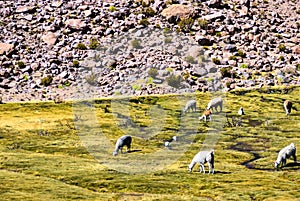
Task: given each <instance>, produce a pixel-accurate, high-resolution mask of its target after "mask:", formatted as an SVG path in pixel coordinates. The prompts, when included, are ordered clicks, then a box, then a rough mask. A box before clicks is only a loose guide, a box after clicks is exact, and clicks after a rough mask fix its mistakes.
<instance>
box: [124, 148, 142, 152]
mask: <svg viewBox="0 0 300 201" xmlns="http://www.w3.org/2000/svg"><path fill="white" fill-rule="evenodd" d="M139 151H142V150H141V149H134V150H130V151H128V152H127V153H133V152H139Z"/></svg>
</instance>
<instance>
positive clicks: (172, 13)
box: [161, 4, 195, 19]
mask: <svg viewBox="0 0 300 201" xmlns="http://www.w3.org/2000/svg"><path fill="white" fill-rule="evenodd" d="M194 14H195V10H194V9H193V8H192V7H190V6H187V5H182V4H172V5H170V6H169V7H167V8H165V9H164V10H163V11H162V12H161V15H162V16H164V17H166V18H167V19H169V18H171V17H177V18H189V17H192V16H193V15H194Z"/></svg>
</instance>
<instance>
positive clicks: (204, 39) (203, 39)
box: [197, 37, 213, 46]
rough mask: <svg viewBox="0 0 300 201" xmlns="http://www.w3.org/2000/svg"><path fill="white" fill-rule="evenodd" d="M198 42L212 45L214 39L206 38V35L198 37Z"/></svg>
mask: <svg viewBox="0 0 300 201" xmlns="http://www.w3.org/2000/svg"><path fill="white" fill-rule="evenodd" d="M197 42H198V44H199V45H201V46H211V45H213V41H212V40H210V39H208V38H204V37H199V38H198V39H197Z"/></svg>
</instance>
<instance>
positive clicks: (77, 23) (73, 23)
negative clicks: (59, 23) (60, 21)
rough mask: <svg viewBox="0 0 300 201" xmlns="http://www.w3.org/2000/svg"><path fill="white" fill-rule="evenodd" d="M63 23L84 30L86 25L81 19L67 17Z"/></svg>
mask: <svg viewBox="0 0 300 201" xmlns="http://www.w3.org/2000/svg"><path fill="white" fill-rule="evenodd" d="M65 24H66V26H67V27H69V28H72V29H76V30H84V29H85V28H86V27H87V24H86V23H85V22H83V21H82V20H81V19H68V20H67V21H66V22H65Z"/></svg>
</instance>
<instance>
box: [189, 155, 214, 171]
mask: <svg viewBox="0 0 300 201" xmlns="http://www.w3.org/2000/svg"><path fill="white" fill-rule="evenodd" d="M214 158H215V154H214V150H211V151H200V152H198V153H197V154H196V155H195V156H194V158H193V160H192V162H191V163H190V165H189V171H190V172H192V170H193V167H194V166H195V165H196V163H199V164H200V173H201V172H202V170H203V174H205V169H204V164H205V163H207V164H208V167H209V171H208V173H211V174H214V172H215V170H214Z"/></svg>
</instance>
